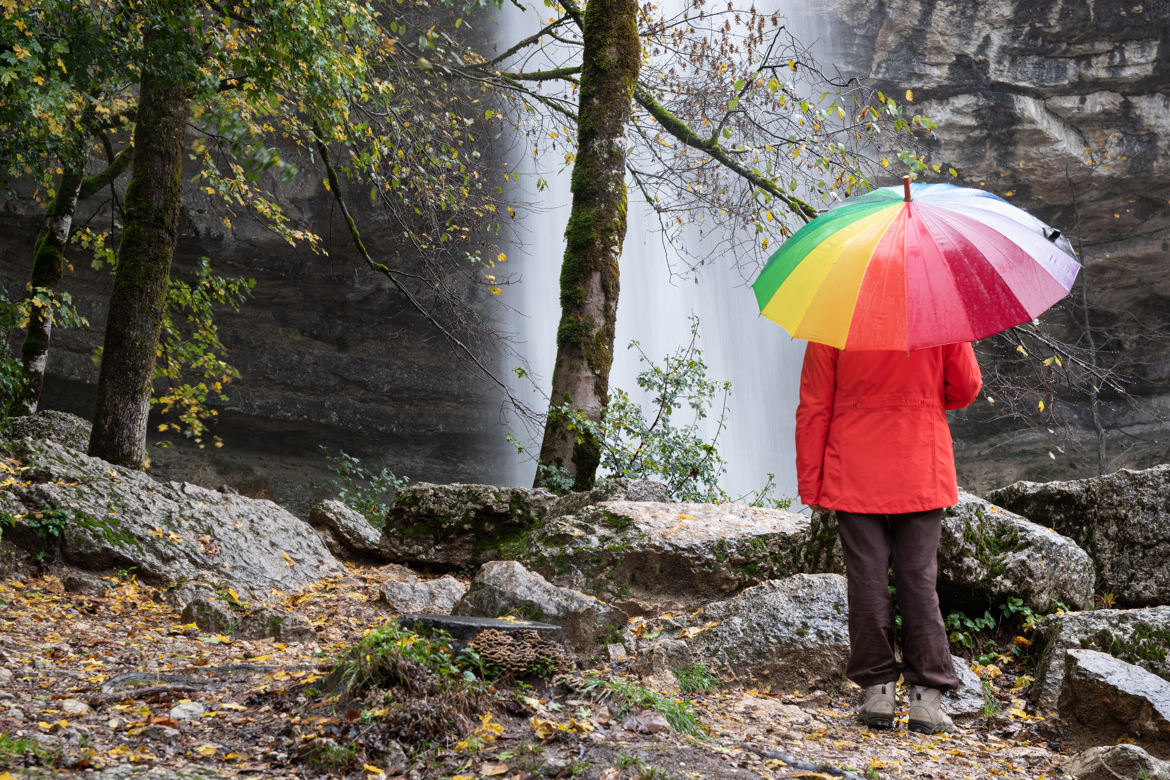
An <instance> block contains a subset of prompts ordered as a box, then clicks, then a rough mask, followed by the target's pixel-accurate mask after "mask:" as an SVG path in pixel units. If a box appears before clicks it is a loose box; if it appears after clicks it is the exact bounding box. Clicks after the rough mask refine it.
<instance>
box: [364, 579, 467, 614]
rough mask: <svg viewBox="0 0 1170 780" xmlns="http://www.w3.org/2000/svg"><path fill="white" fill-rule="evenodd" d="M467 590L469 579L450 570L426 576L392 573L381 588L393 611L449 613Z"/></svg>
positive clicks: (382, 599)
mask: <svg viewBox="0 0 1170 780" xmlns="http://www.w3.org/2000/svg"><path fill="white" fill-rule="evenodd" d="M465 593H467V583H466V582H463V581H461V580H457V579H455V578H454V577H452V576H451V575H450V574H444V575H443V576H442V577H436V578H434V579H429V580H424V579H422V578H421V577H419V576H418V575H416V574H413V573H406V574H404V575H403V576H398V577H394V576H391V577H388V578H387V579H386V580H385V581H384V582H383V583H382V585H381V586H380V587H379V588H378V595H379V598H380V600H381V601H382V603H383V604H385V605H386V606H387V607H388V608H389V609H390V611H391V612H394V613H397V614H399V615H406V614H410V613H419V612H421V613H427V614H446V613H450V612H451V610H453V609H455V605H456V604H457V603H458V602H459V599H461V598H463V594H465Z"/></svg>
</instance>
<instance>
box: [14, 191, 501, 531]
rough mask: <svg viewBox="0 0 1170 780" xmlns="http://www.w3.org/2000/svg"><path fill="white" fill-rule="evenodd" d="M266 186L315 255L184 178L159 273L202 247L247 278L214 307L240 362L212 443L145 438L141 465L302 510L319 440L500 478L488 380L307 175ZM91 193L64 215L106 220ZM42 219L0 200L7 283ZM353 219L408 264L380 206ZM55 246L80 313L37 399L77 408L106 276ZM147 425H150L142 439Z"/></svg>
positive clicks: (388, 257)
mask: <svg viewBox="0 0 1170 780" xmlns="http://www.w3.org/2000/svg"><path fill="white" fill-rule="evenodd" d="M279 190H280V194H281V196H282V203H284V204H286V209H287V212H288V215H289V217H290V218H291V219H292V220H294V221H295V222H296V223H298V224H301V225H305V226H307V227H308V228H309V229H311V230H313V231H314V232H316V233H317V234H318V235H320V236H321V237H322V243H323V245H324V248H325V249H326V250H327V251H328V254H327V255H326V254H313V253H312V252H311V251H310V250H308V249H307V248H302V247H295V248H294V247H289V246H288V245H287V244H284V243H283V242H282V241H281V240H280V239H279V238H277V237H276V236H275V235H274V234H272V233H270V232H268V231H267V230H266V229H264V228H263V227H262V226H261V224H260V223H259V222H258V221H257V220H254V219H251V218H248V217H247V215H244V214H239V215H228V214H225V213H224V212H223V210H222V206H221V205H220V204H219V203H217V202H216V201H214V200H212V199H211V198H210V197H208V196H206V195H203V194H202V193H200V192H199V191H198V190H197V188H196V187H194V186H193V185H188V186H187V189H186V191H185V192H184V207H183V213H182V225H181V234H180V239H179V245H178V251H177V253H176V259H175V264H174V268H173V269H172V276H183V275H187V276H188V277H189V276H190V274H192V273H193V269H195V268H196V267H197V265H198V261H199V258H200V257H203V256H207V257H210V258H211V259H212V268H213V269H214V271H215V272H216V273H218V274H220V275H223V276H246V277H251V278H255V279H256V282H257V283H256V287H255V289H254V291H253V297H252V300H251V301H250V302H248V303H246V304H245V305H244V306H242V307H241V308H240V310H239V311H238V312H231V311H227V312H224V313H222V314H221V315H220V316H219V320H218V321H219V323H220V335H221V338H222V340H223V343H224V345H225V346H226V347H227V349H228V351H229V355H228V358H229V360H230V361H231V362H232V363H233V364H234V365H235V366H236V367H237V368H239V370H240V373H241V375H242V379H241V380H240V381H238V382H236V383H234V384H232V385H230V386H229V388H228V393H229V395H230V397H231V401H230V403H229V404H228V405H227V407H226V408H225V409H223V410H222V412H221V415H220V417H221V419H220V421H219V423H218V425H217V426H216V428H215V432H216V433H217V434H219V435H220V436H221V437H222V438H223V440H224V444H225V446H224V447H223V449H222V450H214V449H211V448H208V449H206V450H201V451H199V450H196V449H195V448H194V447H191V446H187V445H186V442H185V441H177V442H173V446H171V447H169V448H163V447H157V446H148V454H149V457H150V458H151V460H152V463H153V465H152V471H153V472H154V473H155V474H156V476H158V477H160V478H166V479H184V480H187V481H192V482H197V483H199V484H204V485H209V486H212V487H216V486H219V485H222V484H228V485H231V486H232V487H234V488H236V489H238V490H240V491H241V492H244V493H248V494H250V495H257V496H259V497H272V498H277V499H279V500H281V501H287V502H290V506H291V507H292V508H294V509H296V510H297V511H299V512H301V513H302V515H304V514H305V513H307V512H308V509H309V506H310V504H311V502H312V500H313V499H314V498H315V497H317V496H314V495H312V487H313V485H314V483H316V484H318V485H320V484H321V483H323V482H325V481H327V480H328V479H329V478H330V476H331V475H330V474H329V473H328V471H327V470H326V468H325V466H326V461H325V459H324V455H323V453H322V452H321V451H320V450H319V449H318V447H317V445H318V444H322V445H325V446H327V447H328V448H329V450H330V451H331V452H332V453H334V454H336V453H337V451H338V450H342V449H343V450H345V451H346V452H347V453H349V454H351V455H355V456H358V457H360V458H362V459H363V462H364V463H365V464H366V465H367V466H370V467H373V470H374V471H377V470H378V469H379V468H381V467H382V466H386V467H388V468H390V469H391V470H392V471H394V472H395V473H396V474H398V475H405V476H408V477H411V478H412V479H420V478H421V479H431V480H434V481H440V482H441V481H453V480H456V479H460V480H475V481H484V482H491V481H495V480H498V479H502V478H503V477H504V476H505V474H503V473H501V471H502V470H501V468H500V466H499V455H500V453H501V452H503V451H504V448H505V447H506V443H505V442H504V440H503V433H499V434H498V435H497V434H496V433H495V430H494V429H495V427H496V426H495V425H494V423H495V421H496V416H495V415H497V414H498V409H499V399H498V397H497V396H496V395H494V394H493V393H492V392H491V390H490V388H489V385H488V384H487V383H486V382H485V381H484V380H483V379H482V376H481V375H478V374H476V373H475V372H473V371H472V370H471V369H470V367H469V364H468V363H467V362H466V361H463V360H462V359H460V358H459V357H457V356H456V355H455V353H454V351H453V350H452V349H451V348H450V347H449V346H448V344H447V342H446V341H445V340H444V338H443V337H442V335H441V334H440V333H439V331H438V330H437V329H436V328H434V327H433V326H432V325H431V324H430V323H429V322H427V321H426V320H425V319H424V318H423V317H421V316H420V315H418V314H417V313H416V312H415V311H414V310H413V309H412V308H411V306H410V305H409V304H408V303H407V301H406V300H405V299H404V297H403V296H402V295H401V294H400V293H399V292H398V291H397V290H395V289H393V288H392V287H391V285H390V284H389V282H387V281H386V280H385V279H384V278H382V277H380V276H377V275H375V274H373V273H371V272H370V271H368V270H367V269H366V267H365V265H364V263H362V262H361V260H360V259H359V258H358V257H357V256H356V253H355V252H354V251H353V249H352V245H351V244H350V241H349V237H348V234H347V233H346V230H345V224H344V221H343V220H342V218H341V216H340V214H337V213H335V210H334V208H333V205H332V201H331V200H330V198H329V196H328V194H327V193H326V192H325V191H324V188H323V187H322V186H321V184H320V181H319V180H318V179H316V178H315V177H313V176H311V175H307V174H306V175H305V176H303V177H302V178H301V179H298V180H297V181H295V182H293V183H292V184H284V185H281V186H280V187H279ZM93 200H94V201H95V202H87V203H83V204H82V206H81V208H80V209H79V213H78V217H77V219H75V220H74V225H75V227H76V226H78V225H90V226H91V227H93V228H95V229H98V230H104V229H108V227H109V219H110V217H109V213H108V210H107V209H105V208H104V206H103V205H102V204H101V202H102V198H95V199H93ZM359 200H360V199H359ZM225 216H227V217H230V221H231V223H232V227H230V228H229V227H227V226H226V225H225V223H224V217H225ZM41 218H42V214H40V213H38V212H37V209H36V206H35V204H33V203H32V202H31V201H30V200H25V199H14V200H8V201H6V202H4V203H0V224H3V225H4V230H3V231H0V282H2V283H3V284H4V286H5V288H6V289H7V290H8V291H9V294H10V295H19V294H20V293H21V292H22V291H23V289H24V286H25V284H26V283H27V281H28V273H29V267H30V265H31V257H32V242H33V238H34V236H35V234H36V230H37V227H38V226H39V221H40V219H41ZM359 218H360V219H361V221H362V222H361V224H362V225H363V228H364V229H365V232H364V234H363V238H364V239H365V241H366V244H367V246H369V247H370V248H371V251H372V252H373V253H374V254H375V255H376V256H377V259H378V260H379V261H381V262H385V263H386V264H388V265H390V266H392V267H404V268H407V269H409V268H411V264H412V263H415V262H416V260H415V259H414V258H413V257H412V256H411V254H410V253H409V252H408V251H407V250H406V249H404V248H403V246H402V243H403V242H402V241H401V240H396V239H395V236H394V233H393V231H392V230H391V226H390V225H388V224H386V220H379V219H378V218H377V215H376V214H374V213H372V212H371V211H368V210H367V211H364V212H361V213H360V214H359ZM69 257H70V260H71V262H72V263H73V266H74V267H73V269H72V270H71V271H68V272H67V273H66V278H65V280H64V282H63V283H62V289H64V290H66V291H68V292H70V293H71V294H72V295H73V298H74V301H75V303H76V304H77V305H78V308H79V309H80V311H81V312H82V314H84V315H85V316H86V317H88V319H89V321H90V323H91V327H90V328H88V329H83V330H55V331H54V333H53V336H54V341H53V346H52V349H51V351H50V355H49V366H48V370H49V376H48V377H47V379H46V386H45V396H44V404H43V406H44V407H45V408H56V409H64V410H67V411H72V412H75V413H77V414H79V415H81V416H83V417H85V418H87V419H88V418H89V416H90V415H91V413H92V411H93V390H94V384H95V383H96V381H97V373H98V372H97V363H96V361H95V360H94V358H93V351H94V350H95V349H96V348H98V347H100V346H101V344H102V338H103V333H104V328H105V308H106V302H107V300H108V297H109V289H110V285H111V281H112V277H111V276H110V274H109V273H108V271H106V270H101V271H94V270H93V269H91V268H90V267H89V261H88V259H87V258H86V257H85V255H84V254H83V253H82V252H80V251H77V250H74V251H71V252H70V254H69ZM416 292H418V293H419V294H421V295H423V296H424V297H425V294H426V292H425V290H424V291H416ZM464 338H467V336H464ZM18 349H19V345H18ZM485 420H490V422H491V423H493V424H492V425H487V424H485V422H484V421H485ZM162 438H163V437H161V436H158V435H155V434H154V426H153V425H152V426H151V435H150V436H149V438H148V441H149V442H152V443H153V442H156V441H157V440H159V439H162ZM318 492H319V493H320V492H321V491H318Z"/></svg>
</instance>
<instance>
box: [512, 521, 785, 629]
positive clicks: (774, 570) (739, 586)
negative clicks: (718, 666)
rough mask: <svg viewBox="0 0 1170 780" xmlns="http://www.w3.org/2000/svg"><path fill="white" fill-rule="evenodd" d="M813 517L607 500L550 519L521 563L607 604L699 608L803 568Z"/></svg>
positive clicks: (538, 533)
mask: <svg viewBox="0 0 1170 780" xmlns="http://www.w3.org/2000/svg"><path fill="white" fill-rule="evenodd" d="M807 528H808V518H806V517H804V516H802V515H798V514H795V513H792V512H787V511H784V510H780V509H765V508H762V507H750V506H744V505H742V504H731V503H728V504H668V503H660V502H633V501H604V502H602V503H600V504H595V505H590V506H586V507H584V508H583V509H581V510H580V511H578V512H577V513H576V514H571V515H565V516H562V517H557V518H553V519H550V520H548V521H547V522H546V523H545V524H544V526H543V527H541V528H540V529H538V530H537V531H535V532H534V533H533V534H532V536H531V539H530V542H529V544H528V545H527V548H526V551H525V553H524V554H523V555H522V557H521V560H522V561H523V562H524V563H525V565H526V566H529V567H530V568H532V569H534V570H536V571H539V572H540V573H542V574H544V575H545V576H547V577H548V578H549V579H551V580H552V581H553V582H555V583H557V584H558V585H563V586H565V587H570V588H576V589H579V590H582V591H584V592H586V593H591V594H593V595H595V596H597V597H599V598H604V599H606V600H608V601H617V600H620V599H631V598H632V599H636V600H641V601H645V602H650V603H652V604H655V605H657V606H658V609H656V610H655V611H659V610H661V609H663V608H677V609H688V608H689V609H693V608H694V607H696V606H699V605H701V604H705V603H707V602H709V601H712V600H714V599H721V598H726V597H727V596H730V595H732V594H733V593H736V592H738V591H740V590H743V589H744V588H746V587H748V586H750V585H754V584H756V583H759V582H763V581H764V580H767V579H772V578H776V577H783V576H787V575H789V574H791V573H793V572H794V571H796V570H798V564H797V561H796V550H797V546H798V544H799V542H800V540H801V539H802V537H803V534H804V533H805V531H806V530H807Z"/></svg>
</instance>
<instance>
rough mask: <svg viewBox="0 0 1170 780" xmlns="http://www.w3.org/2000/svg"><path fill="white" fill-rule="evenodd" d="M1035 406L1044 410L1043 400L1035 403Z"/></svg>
mask: <svg viewBox="0 0 1170 780" xmlns="http://www.w3.org/2000/svg"><path fill="white" fill-rule="evenodd" d="M1036 408H1037V409H1039V410H1040V411H1044V401H1043V400H1041V401H1040V403H1038V404H1036Z"/></svg>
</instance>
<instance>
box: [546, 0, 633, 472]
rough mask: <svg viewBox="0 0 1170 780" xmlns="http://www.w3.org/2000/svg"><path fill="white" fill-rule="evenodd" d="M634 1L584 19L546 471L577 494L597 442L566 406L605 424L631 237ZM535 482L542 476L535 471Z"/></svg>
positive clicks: (593, 465) (592, 2) (610, 2)
mask: <svg viewBox="0 0 1170 780" xmlns="http://www.w3.org/2000/svg"><path fill="white" fill-rule="evenodd" d="M637 12H638V6H637V3H636V2H634V1H633V0H589V2H588V4H587V5H586V6H585V11H584V14H583V17H582V21H581V29H582V39H583V43H584V55H583V61H582V70H581V85H580V94H579V99H578V119H577V157H576V160H575V162H574V164H573V174H572V180H571V189H572V193H573V205H572V211H571V212H570V215H569V224H568V227H567V228H566V230H565V239H566V241H565V256H564V260H563V262H562V265H561V321H560V326H559V327H558V328H557V357H556V364H555V367H554V368H553V377H552V394H551V397H550V405H549V413H548V419H547V421H546V423H545V430H544V440H543V442H542V443H541V448H540V463H541V464H542V465H544V466H559V467H563V468H565V469H567V470H568V472H569V474H570V475H571V476H572V477H573V480H574V483H575V484H574V488H575V489H577V490H584V489H588V488H589V487H591V486H592V485H593V481H594V478H595V475H596V472H597V466H598V463H599V460H600V447H599V443H598V442H597V441H596V440H595V439H594V438H593V437H592V436H589V435H587V434H585V435H582V434H581V433H579V432H578V433H574V432H573V431H570V430H569V428H568V426H567V425H566V422H567V420H566V419H565V416H564V415H563V414H561V413H559V412H558V411H557V409H558V407H560V406H561V405H562V404H568V405H569V406H570V407H572V408H573V409H577V410H579V411H580V412H581V413H582V414H584V416H585V417H586V418H588V419H590V420H593V421H595V422H600V421H601V419H602V417H603V415H604V414H605V406H606V404H607V403H608V400H609V370H610V366H611V365H612V364H613V342H614V325H615V321H616V318H617V303H618V259H619V257H620V256H621V250H622V242H623V241H624V240H625V235H626V181H625V164H626V139H625V133H626V126H627V125H628V124H629V121H630V111H631V105H632V101H633V96H634V87H635V85H636V84H637V81H638V69H639V67H640V65H641V55H642V48H641V41H640V39H639V38H638V27H637ZM536 482H537V484H538V485H539V484H541V482H542V474H541V472H540V471H537V479H536Z"/></svg>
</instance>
